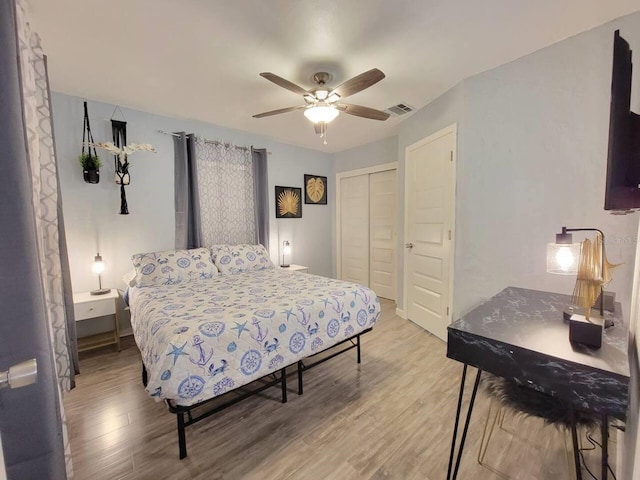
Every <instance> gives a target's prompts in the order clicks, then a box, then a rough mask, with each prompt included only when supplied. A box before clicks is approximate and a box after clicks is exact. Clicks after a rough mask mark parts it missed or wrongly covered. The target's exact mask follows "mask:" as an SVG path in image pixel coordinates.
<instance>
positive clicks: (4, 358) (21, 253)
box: [0, 0, 66, 479]
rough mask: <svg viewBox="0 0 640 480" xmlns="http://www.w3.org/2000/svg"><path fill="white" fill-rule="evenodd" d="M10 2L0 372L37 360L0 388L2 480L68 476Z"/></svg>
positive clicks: (2, 130)
mask: <svg viewBox="0 0 640 480" xmlns="http://www.w3.org/2000/svg"><path fill="white" fill-rule="evenodd" d="M15 19H16V11H15V3H14V0H0V47H1V48H0V105H2V108H0V145H1V146H2V158H3V162H2V163H3V170H2V173H3V180H4V181H3V186H2V188H0V225H2V235H0V265H2V269H1V270H0V369H2V370H6V369H7V368H8V367H9V366H11V365H13V364H15V363H18V362H22V361H24V360H28V359H30V358H35V359H36V360H37V362H38V381H37V383H36V384H34V385H30V386H27V387H24V388H21V389H17V390H11V389H3V390H2V391H0V433H1V434H2V437H3V440H4V441H3V450H4V458H5V463H6V467H7V475H8V478H11V479H30V478H51V479H64V478H66V468H65V456H64V446H63V441H62V424H61V420H60V411H59V405H60V398H59V396H58V385H57V376H56V368H55V365H54V363H53V351H52V346H51V341H50V331H49V326H48V322H47V315H46V312H45V299H44V292H43V285H42V277H41V274H40V260H39V256H38V255H39V254H38V246H37V244H36V238H37V237H36V235H37V233H36V226H35V215H34V208H33V201H32V190H31V173H30V171H29V167H28V165H29V163H28V160H27V150H26V142H25V125H24V122H23V110H22V98H21V88H20V77H19V73H18V64H17V62H16V57H17V52H18V49H17V40H16V20H15Z"/></svg>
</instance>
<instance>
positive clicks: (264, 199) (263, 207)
mask: <svg viewBox="0 0 640 480" xmlns="http://www.w3.org/2000/svg"><path fill="white" fill-rule="evenodd" d="M267 156H268V154H267V150H266V149H265V148H253V147H251V158H252V160H253V190H254V198H255V206H256V234H257V237H258V238H257V240H258V243H261V244H262V245H264V248H266V249H267V251H269V177H268V173H267Z"/></svg>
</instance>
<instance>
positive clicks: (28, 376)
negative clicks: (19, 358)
mask: <svg viewBox="0 0 640 480" xmlns="http://www.w3.org/2000/svg"><path fill="white" fill-rule="evenodd" d="M37 379H38V364H37V362H36V359H35V358H32V359H31V360H27V361H25V362H22V363H18V364H17V365H13V366H11V367H9V370H7V371H6V372H0V389H2V388H4V387H11V388H20V387H26V386H27V385H31V384H32V383H36V381H37Z"/></svg>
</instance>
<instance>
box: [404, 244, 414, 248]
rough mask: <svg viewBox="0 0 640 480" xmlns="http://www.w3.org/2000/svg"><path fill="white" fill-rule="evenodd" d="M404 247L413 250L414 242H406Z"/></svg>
mask: <svg viewBox="0 0 640 480" xmlns="http://www.w3.org/2000/svg"><path fill="white" fill-rule="evenodd" d="M404 248H408V249H409V250H411V249H412V248H413V243H405V244H404Z"/></svg>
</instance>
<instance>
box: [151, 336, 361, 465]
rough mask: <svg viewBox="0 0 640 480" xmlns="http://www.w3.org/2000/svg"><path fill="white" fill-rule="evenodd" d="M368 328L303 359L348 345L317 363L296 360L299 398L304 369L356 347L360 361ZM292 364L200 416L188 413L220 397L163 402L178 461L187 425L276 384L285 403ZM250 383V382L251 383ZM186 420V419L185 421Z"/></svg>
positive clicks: (184, 445) (184, 449)
mask: <svg viewBox="0 0 640 480" xmlns="http://www.w3.org/2000/svg"><path fill="white" fill-rule="evenodd" d="M371 329H372V327H369V328H367V329H366V330H363V331H361V332H359V333H358V334H356V335H353V336H352V337H349V338H347V339H345V340H342V341H341V342H338V343H336V344H335V345H332V346H331V347H329V348H327V349H325V350H323V351H321V352H318V353H316V354H314V355H311V356H309V357H307V358H313V357H315V356H317V355H320V354H322V353H323V352H326V351H327V350H331V349H333V348H335V347H338V346H340V345H343V344H345V343H350V345H348V346H347V347H345V348H342V349H340V350H339V351H337V352H334V353H332V354H331V355H329V356H327V357H324V358H321V359H320V360H317V361H315V362H313V363H307V364H305V363H304V362H303V360H298V362H297V367H298V395H302V393H303V378H302V374H303V372H304V371H305V370H309V369H311V368H313V367H316V366H318V365H320V364H321V363H324V362H326V361H327V360H330V359H332V358H333V357H336V356H338V355H340V354H342V353H344V352H347V351H349V350H351V349H352V348H356V349H357V352H358V363H360V360H361V353H360V336H362V335H364V334H365V333H368V332H370V331H371ZM291 365H293V364H290V365H287V366H286V367H284V368H282V369H280V370H279V373H280V375H277V372H273V373H269V374H267V375H265V376H264V377H261V378H259V379H257V380H255V381H256V382H261V381H263V380H265V379H267V378H268V377H271V379H270V380H268V381H267V382H266V383H262V385H260V387H259V388H257V389H252V390H251V391H248V392H245V393H243V394H241V395H239V396H236V397H235V398H232V399H230V400H229V401H227V402H225V403H222V404H221V405H218V406H216V407H215V408H212V409H211V410H207V411H205V412H203V413H200V414H198V415H194V414H192V410H194V409H196V408H199V407H202V406H204V405H206V404H208V403H209V402H212V401H214V400H218V399H219V398H220V396H217V397H213V398H210V399H208V400H205V401H203V402H200V403H196V404H195V405H189V406H188V407H183V406H181V405H176V404H175V403H173V402H172V401H171V400H165V402H166V404H167V408H168V409H169V412H171V413H173V414H175V415H176V419H177V427H178V449H179V451H180V460H182V459H183V458H186V457H187V437H186V432H185V430H186V428H187V427H188V426H190V425H193V424H194V423H197V422H199V421H200V420H203V419H205V418H207V417H210V416H211V415H214V414H216V413H218V412H221V411H222V410H225V409H227V408H229V407H231V406H233V405H235V404H236V403H238V402H241V401H242V400H245V399H247V398H249V397H251V396H253V395H256V394H258V393H260V392H262V391H264V390H266V389H267V388H270V387H273V386H276V385H278V384H279V385H280V387H281V389H282V400H281V401H282V403H287V373H286V369H287V367H290V366H291ZM252 383H253V382H252ZM142 384H143V385H144V386H145V387H146V385H147V370H146V368H145V366H144V363H142ZM241 389H243V387H238V388H237V389H235V390H232V391H230V392H227V393H225V394H224V395H227V394H231V393H235V392H237V391H238V390H241ZM185 417H186V418H185Z"/></svg>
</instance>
